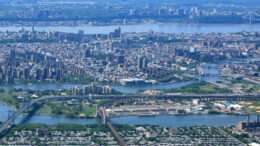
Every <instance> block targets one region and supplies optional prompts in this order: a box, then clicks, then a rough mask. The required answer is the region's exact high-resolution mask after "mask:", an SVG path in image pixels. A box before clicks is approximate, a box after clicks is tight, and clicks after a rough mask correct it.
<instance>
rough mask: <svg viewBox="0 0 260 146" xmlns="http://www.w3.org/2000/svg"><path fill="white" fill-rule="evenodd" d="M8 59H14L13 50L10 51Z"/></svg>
mask: <svg viewBox="0 0 260 146" xmlns="http://www.w3.org/2000/svg"><path fill="white" fill-rule="evenodd" d="M10 58H11V59H15V50H14V49H12V50H11V51H10Z"/></svg>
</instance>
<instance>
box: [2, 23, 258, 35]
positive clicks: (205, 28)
mask: <svg viewBox="0 0 260 146" xmlns="http://www.w3.org/2000/svg"><path fill="white" fill-rule="evenodd" d="M118 27H121V30H122V32H149V31H150V30H153V31H155V32H164V33H185V34H192V33H213V32H218V33H232V32H240V31H260V25H258V24H179V23H166V24H159V23H154V24H136V25H110V26H39V27H35V30H36V31H48V30H50V31H59V32H68V33H78V31H79V30H84V33H85V34H97V33H99V34H108V33H110V32H112V31H114V30H115V29H116V28H118ZM21 28H24V29H25V30H29V31H30V30H31V27H14V26H8V27H0V31H7V30H8V31H18V30H19V29H21Z"/></svg>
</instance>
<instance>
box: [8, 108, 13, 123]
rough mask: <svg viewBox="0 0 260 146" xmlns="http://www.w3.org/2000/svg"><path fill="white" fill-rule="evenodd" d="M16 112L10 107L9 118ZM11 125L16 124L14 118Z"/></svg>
mask: <svg viewBox="0 0 260 146" xmlns="http://www.w3.org/2000/svg"><path fill="white" fill-rule="evenodd" d="M13 114H14V111H11V110H10V109H9V110H8V119H10V118H11V117H12V116H13ZM11 125H14V119H13V121H12V122H11Z"/></svg>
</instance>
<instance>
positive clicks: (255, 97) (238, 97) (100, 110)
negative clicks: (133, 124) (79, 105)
mask: <svg viewBox="0 0 260 146" xmlns="http://www.w3.org/2000/svg"><path fill="white" fill-rule="evenodd" d="M84 98H91V99H111V100H108V101H105V102H102V103H100V104H99V105H98V106H97V115H98V116H99V117H101V118H102V119H103V120H104V122H105V123H106V125H107V126H108V127H109V128H110V130H111V132H112V133H113V134H114V136H115V137H116V138H117V140H118V143H119V144H120V145H125V144H124V142H123V140H122V139H121V138H120V136H119V135H118V133H117V132H116V131H115V129H114V128H113V126H112V125H111V123H110V120H109V117H108V116H107V113H106V109H105V108H106V107H107V106H111V105H113V104H116V103H120V102H125V101H128V100H136V99H137V100H138V99H143V98H145V99H188V100H189V99H200V100H213V101H215V100H216V101H218V100H219V101H220V100H223V101H224V100H226V101H260V94H208V95H206V94H204V95H92V96H75V95H71V96H50V97H42V98H38V99H34V100H32V101H31V102H29V103H27V104H25V105H24V106H23V107H21V108H19V109H18V110H17V111H16V112H15V113H14V114H13V115H12V116H11V117H10V118H9V119H8V120H7V121H5V122H4V123H3V124H2V125H0V133H2V132H3V131H4V130H6V129H7V128H8V127H9V125H10V124H11V123H12V122H13V121H14V120H15V119H16V118H17V117H18V116H19V115H20V114H22V113H23V112H24V111H26V110H27V109H29V108H30V107H33V106H34V105H36V104H38V103H42V102H45V101H62V100H71V99H84Z"/></svg>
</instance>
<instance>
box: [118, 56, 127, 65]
mask: <svg viewBox="0 0 260 146" xmlns="http://www.w3.org/2000/svg"><path fill="white" fill-rule="evenodd" d="M117 63H118V64H124V63H125V56H117Z"/></svg>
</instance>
